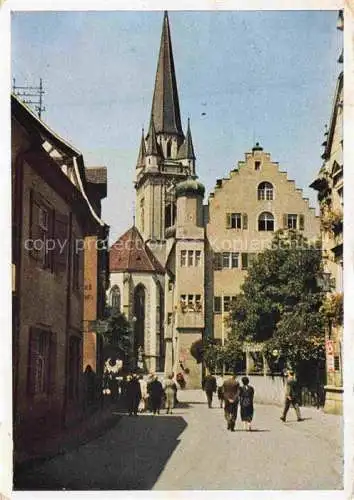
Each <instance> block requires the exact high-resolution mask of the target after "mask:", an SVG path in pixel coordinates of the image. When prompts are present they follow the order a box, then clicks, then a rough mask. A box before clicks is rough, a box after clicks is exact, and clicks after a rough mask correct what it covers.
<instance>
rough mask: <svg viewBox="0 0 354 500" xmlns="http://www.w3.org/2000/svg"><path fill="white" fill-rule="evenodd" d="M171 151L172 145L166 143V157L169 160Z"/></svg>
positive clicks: (169, 142)
mask: <svg viewBox="0 0 354 500" xmlns="http://www.w3.org/2000/svg"><path fill="white" fill-rule="evenodd" d="M171 150H172V144H171V141H168V143H167V147H166V152H167V153H166V156H167V158H171Z"/></svg>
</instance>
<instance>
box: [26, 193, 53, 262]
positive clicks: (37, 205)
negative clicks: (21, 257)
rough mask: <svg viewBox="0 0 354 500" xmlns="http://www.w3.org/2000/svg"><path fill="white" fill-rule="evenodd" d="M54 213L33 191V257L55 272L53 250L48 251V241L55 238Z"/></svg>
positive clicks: (31, 208) (31, 237)
mask: <svg viewBox="0 0 354 500" xmlns="http://www.w3.org/2000/svg"><path fill="white" fill-rule="evenodd" d="M53 215H54V211H53V210H52V209H51V208H50V207H49V205H48V204H47V203H46V202H45V200H44V199H43V198H42V197H41V196H40V195H38V194H37V193H35V192H34V191H33V190H32V191H31V195H30V219H31V222H30V239H31V240H32V249H31V256H32V257H34V258H35V259H36V260H38V262H40V264H41V265H42V267H43V268H46V269H50V270H51V271H52V270H53V259H54V252H53V249H48V245H47V241H48V239H51V238H53V225H54V224H53Z"/></svg>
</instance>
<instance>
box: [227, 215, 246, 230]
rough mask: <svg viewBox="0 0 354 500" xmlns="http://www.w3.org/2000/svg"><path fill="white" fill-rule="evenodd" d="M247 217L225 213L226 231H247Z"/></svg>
mask: <svg viewBox="0 0 354 500" xmlns="http://www.w3.org/2000/svg"><path fill="white" fill-rule="evenodd" d="M247 226H248V217H247V214H241V213H234V212H232V213H227V214H226V228H227V229H247Z"/></svg>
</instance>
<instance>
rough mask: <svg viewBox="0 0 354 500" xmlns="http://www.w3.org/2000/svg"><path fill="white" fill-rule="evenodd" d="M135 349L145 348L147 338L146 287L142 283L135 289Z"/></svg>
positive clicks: (136, 351)
mask: <svg viewBox="0 0 354 500" xmlns="http://www.w3.org/2000/svg"><path fill="white" fill-rule="evenodd" d="M134 316H135V325H134V351H135V355H137V353H138V349H139V347H141V348H142V349H144V338H145V287H144V285H142V284H141V283H140V284H139V285H138V286H137V287H136V288H135V290H134Z"/></svg>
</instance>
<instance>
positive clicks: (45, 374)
mask: <svg viewBox="0 0 354 500" xmlns="http://www.w3.org/2000/svg"><path fill="white" fill-rule="evenodd" d="M11 112H12V228H13V246H12V265H13V271H14V272H13V274H14V284H13V395H14V396H13V408H14V419H13V421H14V436H15V439H14V442H15V451H18V450H21V449H26V448H27V449H28V447H29V446H30V443H29V442H28V440H31V439H33V437H34V436H37V437H38V438H40V439H44V436H45V435H46V434H47V433H49V432H53V430H54V429H57V428H60V427H62V426H63V425H67V424H68V423H70V422H72V421H74V420H76V419H78V418H79V417H80V416H81V413H82V406H83V405H82V403H83V402H82V366H83V361H84V357H85V355H84V345H85V336H84V329H83V319H84V307H85V298H84V274H85V272H86V271H85V260H86V258H87V256H86V252H85V247H84V242H85V239H86V238H88V237H90V236H91V235H102V234H106V233H107V231H108V227H107V226H106V225H105V224H104V223H103V221H102V220H101V219H100V217H99V216H98V214H97V213H96V212H95V210H94V208H93V206H92V205H91V203H90V200H89V198H88V196H87V191H86V190H87V189H90V188H89V187H88V186H89V184H90V183H89V182H88V179H87V178H86V175H85V167H84V163H83V158H82V155H81V153H80V152H79V151H77V150H76V149H75V148H73V147H72V146H71V145H70V144H68V143H67V142H65V141H64V140H63V139H62V138H60V137H59V136H58V135H57V134H55V133H54V132H53V131H52V130H50V129H49V127H47V126H46V125H45V124H44V123H43V122H42V121H40V120H39V119H38V118H37V117H36V116H35V115H34V114H33V113H32V111H31V110H30V109H29V108H28V107H27V106H26V105H25V104H23V103H21V102H20V101H19V100H18V99H17V98H16V97H15V96H12V98H11ZM100 196H101V194H100V193H96V202H97V201H98V199H99V198H100ZM100 258H101V257H100ZM94 272H95V279H96V281H97V283H98V286H99V287H102V278H103V277H102V276H101V275H99V274H98V273H97V272H96V271H94ZM101 295H102V294H101ZM95 300H97V295H96V297H95ZM101 300H102V299H101ZM96 313H97V308H96Z"/></svg>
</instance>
